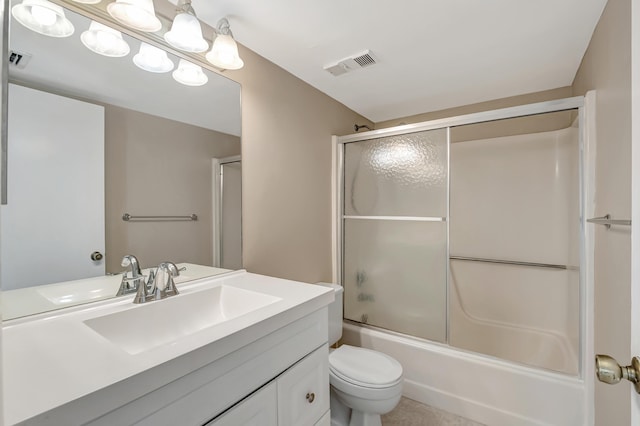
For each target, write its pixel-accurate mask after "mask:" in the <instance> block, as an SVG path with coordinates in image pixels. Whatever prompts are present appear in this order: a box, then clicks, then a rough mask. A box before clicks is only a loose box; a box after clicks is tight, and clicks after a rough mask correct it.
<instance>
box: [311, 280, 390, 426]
mask: <svg viewBox="0 0 640 426" xmlns="http://www.w3.org/2000/svg"><path fill="white" fill-rule="evenodd" d="M318 284H320V285H323V286H327V287H331V288H333V289H334V291H335V301H334V302H333V303H331V304H330V305H329V345H333V344H334V343H336V342H337V341H338V340H340V337H342V293H343V288H342V287H341V286H339V285H336V284H328V283H318ZM329 383H330V385H331V403H330V404H331V425H332V426H381V425H382V423H381V420H380V415H381V414H385V413H388V412H389V411H391V410H393V409H394V407H395V406H396V405H397V404H398V402H399V401H400V397H401V396H402V365H400V363H399V362H398V361H396V360H395V359H394V358H392V357H390V356H388V355H385V354H383V353H381V352H377V351H374V350H371V349H365V348H359V347H355V346H349V345H342V346H340V347H339V348H337V349H330V350H329Z"/></svg>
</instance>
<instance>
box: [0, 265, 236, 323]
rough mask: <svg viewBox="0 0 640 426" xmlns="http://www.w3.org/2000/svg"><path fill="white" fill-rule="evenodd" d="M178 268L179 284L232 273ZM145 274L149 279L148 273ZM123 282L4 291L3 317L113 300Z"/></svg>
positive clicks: (111, 278) (97, 280)
mask: <svg viewBox="0 0 640 426" xmlns="http://www.w3.org/2000/svg"><path fill="white" fill-rule="evenodd" d="M177 266H178V268H186V269H185V270H184V271H182V272H181V273H180V275H179V276H178V277H176V279H175V282H176V283H177V284H180V283H182V282H186V281H192V280H196V279H200V278H204V277H209V276H214V275H220V274H224V273H228V272H232V271H231V270H230V269H222V268H214V267H212V266H204V265H196V264H192V263H179V264H178V265H177ZM142 272H143V274H145V275H148V273H149V269H145V270H143V271H142ZM121 280H122V274H116V275H105V276H101V277H93V278H85V279H82V280H74V281H66V282H61V283H55V284H46V285H40V286H34V287H26V288H19V289H15V290H9V291H4V292H3V293H2V311H1V312H2V317H3V318H4V319H5V320H7V319H13V318H20V317H24V316H27V315H34V314H38V313H42V312H49V311H54V310H56V309H61V308H66V307H69V306H75V305H80V304H83V303H90V302H96V301H99V300H106V299H112V298H113V297H115V295H116V293H117V292H118V289H119V288H120V281H121Z"/></svg>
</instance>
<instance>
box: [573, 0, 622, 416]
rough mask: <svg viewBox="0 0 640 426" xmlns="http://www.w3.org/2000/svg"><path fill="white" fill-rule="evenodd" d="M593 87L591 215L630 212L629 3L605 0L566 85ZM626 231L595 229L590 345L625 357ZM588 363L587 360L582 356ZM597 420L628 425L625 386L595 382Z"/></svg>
mask: <svg viewBox="0 0 640 426" xmlns="http://www.w3.org/2000/svg"><path fill="white" fill-rule="evenodd" d="M573 89H574V94H575V95H582V94H584V93H585V92H586V91H587V90H590V89H596V90H597V94H596V96H597V101H596V103H597V105H596V127H597V135H596V139H597V142H596V143H597V148H596V151H597V153H596V199H595V204H596V206H595V212H596V215H598V216H600V215H604V214H606V213H610V214H611V215H612V216H613V217H614V218H619V219H629V218H630V217H631V1H630V0H610V1H609V2H608V4H607V7H606V8H605V10H604V12H603V14H602V17H601V19H600V22H599V23H598V26H597V27H596V30H595V32H594V34H593V37H592V39H591V43H590V45H589V48H588V50H587V53H586V54H585V56H584V58H583V61H582V64H581V66H580V69H579V70H578V73H577V75H576V78H575V81H574V84H573ZM630 237H631V231H630V229H628V228H623V227H619V228H612V229H611V230H607V229H606V228H604V227H602V226H596V227H595V351H596V353H606V354H609V355H612V356H614V357H615V358H617V359H618V361H620V362H621V363H622V362H624V363H628V361H629V360H630V359H631V353H630V323H631V317H630V309H631V303H630V294H631V287H630V284H631V238H630ZM587 362H590V360H587ZM595 394H596V404H595V415H596V422H595V423H596V425H598V426H599V425H628V424H630V421H631V420H630V399H629V386H628V385H627V384H622V385H618V386H608V385H605V384H603V383H600V382H596V387H595Z"/></svg>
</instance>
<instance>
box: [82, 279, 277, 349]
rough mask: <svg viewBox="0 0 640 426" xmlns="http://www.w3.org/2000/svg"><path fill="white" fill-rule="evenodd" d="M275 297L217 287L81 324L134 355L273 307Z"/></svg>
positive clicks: (150, 303) (148, 303) (154, 302)
mask: <svg viewBox="0 0 640 426" xmlns="http://www.w3.org/2000/svg"><path fill="white" fill-rule="evenodd" d="M279 300H282V299H280V298H279V297H275V296H270V295H267V294H262V293H258V292H255V291H250V290H244V289H240V288H236V287H231V286H225V285H221V286H218V287H214V288H210V289H207V290H202V291H196V292H193V293H188V294H180V295H178V296H173V297H170V298H167V299H164V300H161V301H153V302H147V303H145V304H142V305H139V306H136V307H135V308H133V309H128V310H125V311H121V312H116V313H113V314H109V315H105V316H101V317H96V318H91V319H88V320H85V321H84V324H86V325H87V326H89V327H90V328H91V329H93V330H94V331H95V332H97V333H98V334H100V335H101V336H103V337H104V338H106V339H107V340H109V341H111V342H112V343H114V344H115V345H117V346H119V347H120V348H122V349H123V350H124V351H126V352H128V353H130V354H132V355H135V354H138V353H140V352H144V351H147V350H149V349H153V348H155V347H158V346H161V345H165V344H169V343H171V342H174V341H176V340H178V339H180V338H182V337H185V336H188V335H190V334H193V333H195V332H198V331H201V330H204V329H206V328H209V327H213V326H215V325H218V324H222V323H224V322H227V321H229V320H232V319H234V318H238V317H240V316H241V315H245V314H247V313H249V312H252V311H255V310H257V309H260V308H263V307H265V306H267V305H270V304H272V303H275V302H277V301H279Z"/></svg>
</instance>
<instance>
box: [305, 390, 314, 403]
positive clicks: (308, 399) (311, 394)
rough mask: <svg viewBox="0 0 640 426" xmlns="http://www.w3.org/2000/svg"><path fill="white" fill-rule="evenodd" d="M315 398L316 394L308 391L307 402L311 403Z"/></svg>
mask: <svg viewBox="0 0 640 426" xmlns="http://www.w3.org/2000/svg"><path fill="white" fill-rule="evenodd" d="M315 399H316V394H315V393H313V392H309V393H308V394H307V401H309V404H313V401H314V400H315Z"/></svg>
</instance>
